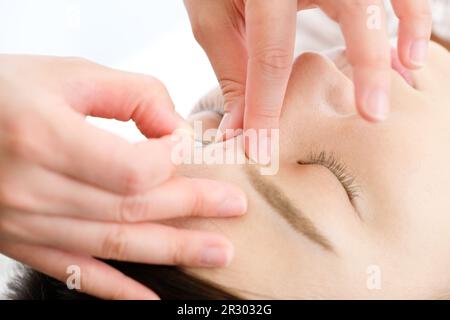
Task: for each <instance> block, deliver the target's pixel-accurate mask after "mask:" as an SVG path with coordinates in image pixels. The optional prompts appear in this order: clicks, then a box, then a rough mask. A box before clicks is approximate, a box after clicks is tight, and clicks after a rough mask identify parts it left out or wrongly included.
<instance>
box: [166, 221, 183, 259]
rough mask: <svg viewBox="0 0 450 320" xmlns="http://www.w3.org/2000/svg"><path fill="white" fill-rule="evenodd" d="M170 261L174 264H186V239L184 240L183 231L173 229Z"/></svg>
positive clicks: (169, 253) (170, 243)
mask: <svg viewBox="0 0 450 320" xmlns="http://www.w3.org/2000/svg"><path fill="white" fill-rule="evenodd" d="M170 239H171V241H170V242H169V252H168V255H169V257H168V260H169V261H168V262H169V263H171V264H173V265H183V264H185V261H184V260H185V259H184V253H185V252H186V250H185V246H186V241H183V237H182V231H180V230H177V229H173V230H172V234H171V235H170Z"/></svg>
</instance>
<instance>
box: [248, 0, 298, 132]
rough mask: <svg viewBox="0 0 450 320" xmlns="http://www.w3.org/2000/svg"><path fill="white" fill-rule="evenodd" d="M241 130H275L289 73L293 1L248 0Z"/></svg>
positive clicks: (293, 34) (294, 17)
mask: <svg viewBox="0 0 450 320" xmlns="http://www.w3.org/2000/svg"><path fill="white" fill-rule="evenodd" d="M245 12H246V13H245V16H246V19H245V20H246V31H247V46H248V56H249V60H248V67H247V86H246V106H245V116H244V129H250V128H251V129H272V128H278V121H279V118H280V113H281V108H282V106H283V100H284V95H285V93H286V88H287V83H288V79H289V76H290V72H291V67H292V61H293V55H294V46H295V32H296V17H297V1H295V0H283V1H278V0H265V1H260V0H248V1H247V4H246V8H245Z"/></svg>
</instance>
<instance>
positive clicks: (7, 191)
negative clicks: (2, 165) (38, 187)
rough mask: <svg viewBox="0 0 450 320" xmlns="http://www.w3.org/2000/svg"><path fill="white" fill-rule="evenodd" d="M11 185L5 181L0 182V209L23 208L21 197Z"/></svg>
mask: <svg viewBox="0 0 450 320" xmlns="http://www.w3.org/2000/svg"><path fill="white" fill-rule="evenodd" d="M20 194H21V193H20V192H19V190H16V188H15V187H13V186H12V184H10V183H8V182H7V181H2V182H0V208H10V209H11V208H22V207H24V204H23V201H22V196H21V195H20Z"/></svg>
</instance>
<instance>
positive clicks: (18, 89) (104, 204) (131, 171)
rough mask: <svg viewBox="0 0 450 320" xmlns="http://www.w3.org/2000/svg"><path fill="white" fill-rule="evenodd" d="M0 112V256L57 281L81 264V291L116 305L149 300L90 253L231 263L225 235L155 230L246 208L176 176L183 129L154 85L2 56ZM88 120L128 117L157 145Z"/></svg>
mask: <svg viewBox="0 0 450 320" xmlns="http://www.w3.org/2000/svg"><path fill="white" fill-rule="evenodd" d="M0 106H1V108H0V253H3V254H5V255H7V256H10V257H12V258H14V259H16V260H19V261H21V262H23V263H25V264H27V265H29V266H31V267H33V268H35V269H37V270H39V271H41V272H43V273H46V274H48V275H51V276H53V277H55V278H57V279H60V280H61V281H66V279H67V278H68V277H69V274H67V273H66V272H67V271H70V269H69V270H68V269H67V268H68V267H69V266H73V265H75V266H78V267H79V268H80V271H81V279H80V280H81V291H83V292H86V293H88V294H91V295H95V296H98V297H100V298H117V299H126V298H136V299H139V298H149V299H152V298H157V296H156V295H155V294H154V293H153V292H151V291H150V290H149V289H147V288H145V287H143V286H142V285H140V284H138V283H137V282H135V281H133V280H132V279H129V278H127V277H126V276H125V275H123V274H121V273H120V272H119V271H117V270H115V269H113V268H111V267H110V266H108V265H106V264H104V263H103V262H101V261H100V260H97V259H95V258H93V257H98V258H105V259H115V260H124V261H133V262H141V263H149V264H170V265H171V264H180V265H188V266H194V267H195V266H202V267H213V266H224V265H226V264H227V263H228V262H229V260H230V259H231V255H232V247H231V245H230V243H229V242H228V240H226V239H224V238H223V237H222V236H219V235H215V234H210V233H206V232H195V231H187V230H179V229H175V228H172V227H168V226H165V225H161V224H158V223H157V222H155V221H157V220H159V219H168V218H175V217H182V216H215V217H227V216H233V215H240V214H243V213H244V212H245V211H246V200H245V195H244V194H243V193H242V192H241V191H240V190H237V189H235V188H234V187H232V186H230V185H227V184H224V183H219V182H213V181H207V180H200V179H188V178H183V177H174V176H173V170H174V164H173V161H172V160H173V159H172V152H171V151H172V147H173V145H174V144H175V143H176V142H175V141H173V139H171V137H169V136H167V135H168V134H170V133H172V132H173V130H174V129H176V128H177V127H180V126H183V125H184V123H183V121H182V120H181V118H180V117H179V116H178V115H177V114H176V113H175V111H174V110H173V105H172V102H171V99H170V98H169V95H168V93H167V91H166V89H165V88H164V86H163V85H162V84H161V83H160V82H159V81H157V80H156V79H153V78H151V77H147V76H143V75H137V74H130V73H125V72H119V71H115V70H111V69H107V68H105V67H101V66H99V65H96V64H93V63H90V62H87V61H83V60H79V59H63V58H50V57H31V56H1V55H0ZM85 115H92V116H98V117H104V118H115V119H118V120H122V121H127V120H130V119H132V120H134V121H135V122H136V124H137V126H138V128H139V129H140V130H141V131H142V132H143V133H144V134H145V135H146V136H147V137H162V138H155V139H150V140H148V141H145V142H142V143H138V144H130V143H128V142H126V141H125V140H123V139H121V138H119V137H117V136H115V135H113V134H110V133H107V132H105V131H103V130H100V129H97V128H95V127H94V126H92V125H90V124H88V123H87V122H86V121H85V120H84V116H85ZM175 154H176V153H175ZM211 190H214V192H211ZM137 222H140V223H137Z"/></svg>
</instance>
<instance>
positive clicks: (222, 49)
mask: <svg viewBox="0 0 450 320" xmlns="http://www.w3.org/2000/svg"><path fill="white" fill-rule="evenodd" d="M391 2H392V5H393V7H394V9H395V12H396V14H397V16H398V17H399V18H400V28H399V40H398V51H399V56H400V60H401V62H402V63H403V65H404V66H406V67H407V68H408V69H411V70H414V69H418V68H420V67H421V66H422V65H423V63H424V62H425V59H426V55H427V46H428V40H429V38H430V34H431V12H430V7H429V3H428V0H415V1H406V0H392V1H391ZM185 4H186V7H187V10H188V12H189V16H190V18H191V23H192V29H193V32H194V35H195V37H196V39H197V41H198V42H199V43H200V45H201V46H202V47H203V48H204V50H205V52H206V54H207V55H208V57H209V59H210V61H211V64H212V66H213V68H214V70H215V72H216V75H217V79H218V80H219V83H220V87H221V89H222V92H223V95H224V98H225V105H224V109H225V116H224V117H223V119H222V122H221V124H220V129H221V135H219V136H218V137H219V139H224V138H225V139H226V138H230V137H232V133H230V134H228V133H227V132H226V130H227V129H237V128H244V129H249V128H252V129H271V128H278V127H279V125H280V122H279V120H280V113H281V107H282V105H283V99H284V96H285V92H286V87H287V83H288V79H289V75H290V72H291V68H292V60H293V52H294V40H295V32H296V14H297V12H298V11H300V10H305V9H309V8H313V7H319V8H320V9H321V10H323V11H324V12H325V13H326V14H327V15H328V16H330V17H331V18H332V19H334V20H335V21H336V22H337V23H339V25H340V27H341V29H342V32H343V34H344V37H345V39H346V45H347V47H348V50H347V56H348V59H349V62H350V64H351V65H352V66H353V67H354V68H353V73H354V78H355V87H354V95H355V101H356V109H357V111H358V113H359V114H360V116H361V117H363V118H364V119H366V120H368V121H382V120H384V119H386V118H387V117H388V114H389V108H390V107H389V105H390V103H389V102H390V101H389V94H390V76H389V68H390V54H389V51H390V46H389V42H388V37H387V32H386V22H385V18H386V17H385V10H384V7H383V2H382V1H381V0H364V1H360V0H359V1H356V0H342V1H334V0H283V1H279V0H216V1H210V0H185ZM370 6H376V7H377V8H379V10H378V12H377V13H379V17H380V19H381V21H380V22H381V23H380V28H379V29H377V30H373V29H369V28H368V27H367V21H368V17H369V15H368V14H369V13H370V12H372V13H373V11H368V8H369V7H370ZM267 138H268V139H270V136H269V137H267ZM260 143H264V142H263V141H260ZM269 144H270V142H269ZM247 152H248V150H247ZM250 156H251V157H252V155H250ZM255 160H256V161H257V160H258V159H255Z"/></svg>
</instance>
